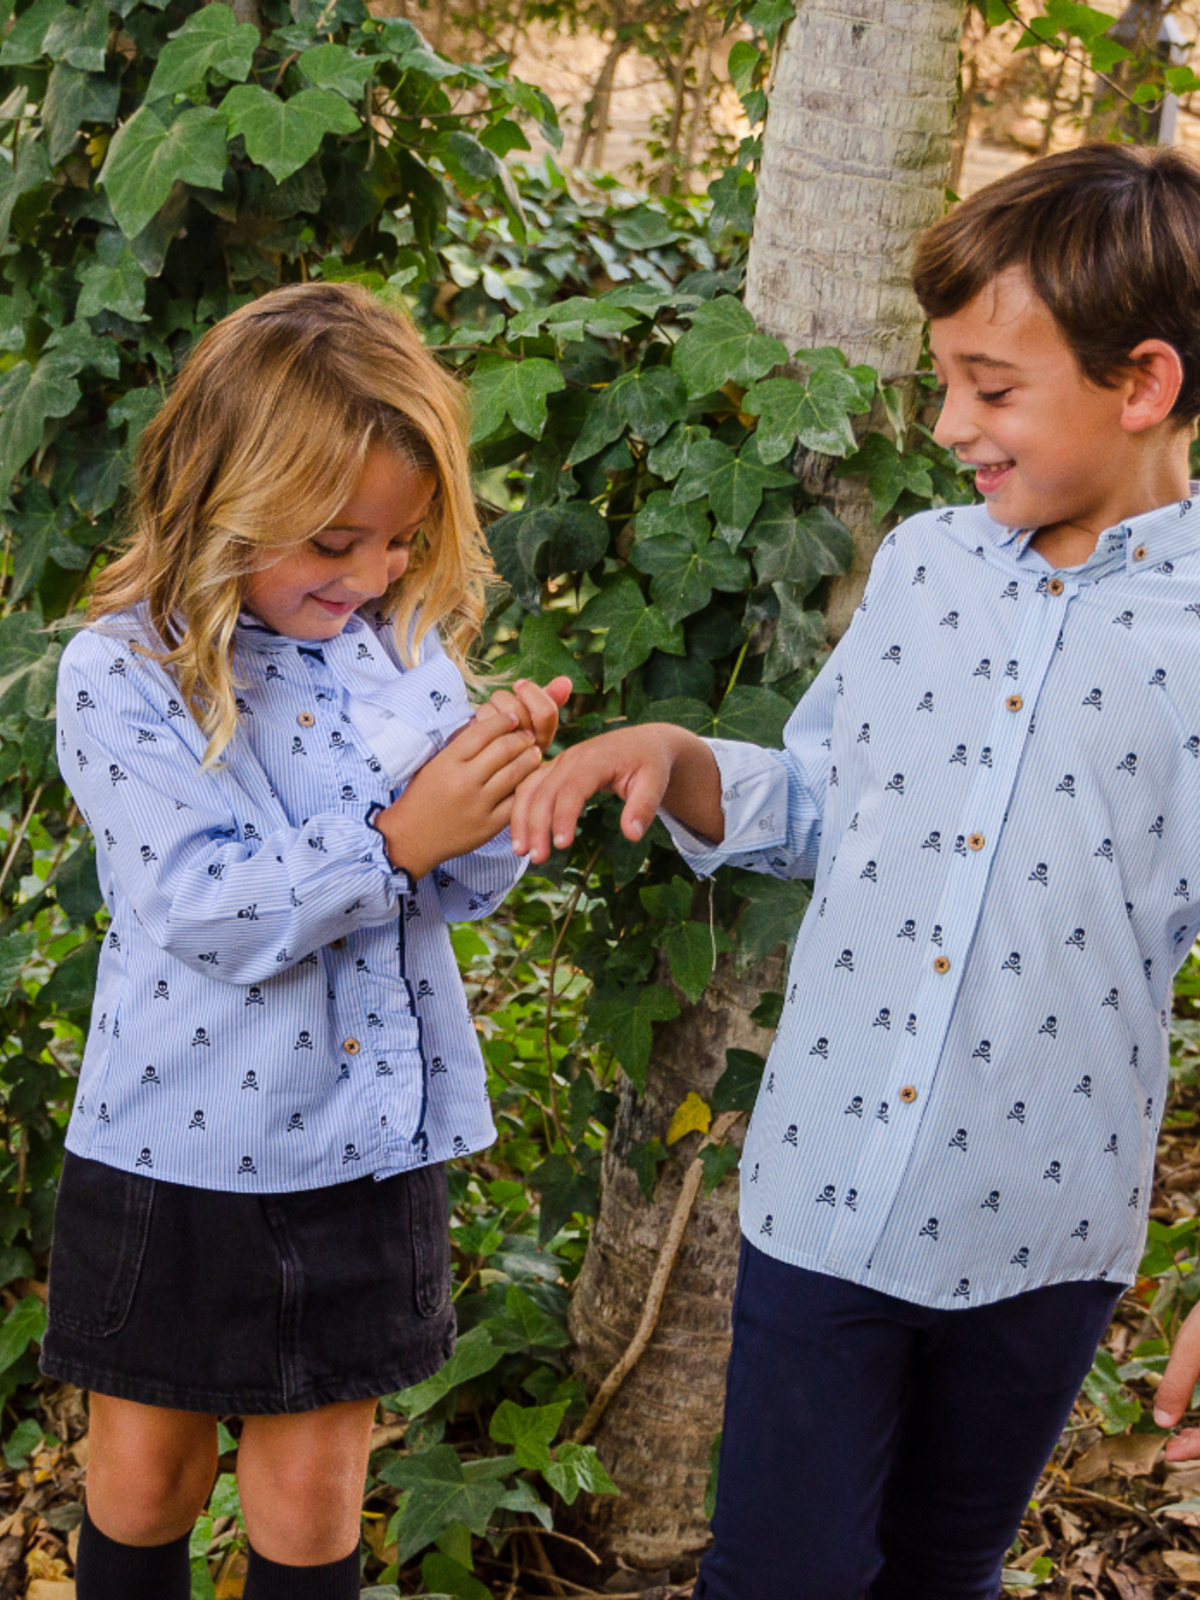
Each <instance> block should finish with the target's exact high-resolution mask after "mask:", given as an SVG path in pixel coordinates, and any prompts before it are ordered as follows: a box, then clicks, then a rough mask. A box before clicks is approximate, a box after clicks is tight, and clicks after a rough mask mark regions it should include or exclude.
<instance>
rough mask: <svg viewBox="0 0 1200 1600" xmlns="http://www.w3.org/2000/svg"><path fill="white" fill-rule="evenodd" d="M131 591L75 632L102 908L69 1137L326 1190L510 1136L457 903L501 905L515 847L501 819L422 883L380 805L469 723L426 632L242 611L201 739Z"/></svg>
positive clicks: (96, 1151)
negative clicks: (314, 631)
mask: <svg viewBox="0 0 1200 1600" xmlns="http://www.w3.org/2000/svg"><path fill="white" fill-rule="evenodd" d="M151 642H152V634H151V631H150V629H149V625H148V623H147V621H146V619H145V616H144V614H142V613H141V612H140V611H137V610H135V611H130V612H127V613H122V614H120V615H118V616H115V617H112V618H108V619H106V620H105V622H104V624H103V625H102V626H100V627H93V628H87V629H85V630H83V632H81V633H80V634H78V635H76V637H75V638H74V639H73V640H72V641H71V643H70V645H69V646H68V647H67V650H66V651H65V653H64V656H63V660H62V664H61V667H60V671H59V684H58V707H59V713H58V715H59V736H58V737H59V762H60V766H61V768H62V772H63V775H64V777H65V779H66V781H67V783H68V785H69V787H70V789H71V792H72V794H73V795H74V796H75V799H76V801H77V802H78V804H79V808H80V810H81V811H82V812H83V814H84V816H85V818H86V819H87V821H88V824H89V826H90V827H91V829H92V832H93V833H94V835H95V837H96V859H97V866H98V869H99V876H100V885H101V889H102V892H103V895H104V902H105V905H106V906H107V908H108V910H109V912H110V913H111V916H112V924H111V927H110V928H109V930H108V931H107V933H106V934H105V936H104V941H103V949H102V953H101V957H100V967H99V975H98V979H97V985H96V998H95V1004H94V1008H93V1013H92V1022H91V1028H90V1031H89V1034H88V1040H87V1047H86V1050H85V1053H84V1058H83V1064H82V1068H81V1072H80V1079H79V1092H78V1095H77V1098H76V1103H75V1108H74V1113H73V1115H72V1118H71V1122H70V1126H69V1128H68V1132H67V1148H68V1149H69V1150H71V1151H73V1152H74V1153H75V1154H76V1155H80V1156H86V1157H90V1158H91V1159H93V1160H98V1161H103V1162H105V1163H107V1164H108V1165H110V1166H114V1167H119V1168H121V1169H122V1170H124V1171H128V1172H144V1173H147V1174H149V1175H152V1176H154V1177H156V1178H162V1179H166V1180H168V1181H170V1182H173V1183H182V1184H190V1185H193V1186H197V1187H201V1188H206V1189H224V1190H232V1191H240V1192H247V1193H279V1192H283V1191H293V1190H300V1189H312V1188H318V1187H321V1186H323V1185H328V1184H334V1183H340V1182H343V1181H346V1180H348V1179H351V1178H358V1177H361V1176H363V1175H364V1174H366V1173H373V1174H374V1175H375V1177H376V1178H384V1177H387V1176H389V1175H391V1174H392V1173H396V1172H399V1171H402V1170H404V1169H406V1168H410V1167H413V1166H416V1165H419V1164H420V1163H422V1162H424V1161H442V1160H445V1159H447V1158H449V1157H453V1156H461V1155H466V1154H468V1153H469V1152H471V1151H475V1150H479V1149H482V1148H483V1147H484V1146H486V1145H488V1144H489V1143H490V1142H491V1141H492V1139H493V1138H494V1137H495V1128H494V1126H493V1123H492V1118H491V1111H490V1107H489V1104H488V1097H487V1089H486V1079H485V1072H484V1066H483V1060H482V1056H481V1053H480V1049H479V1043H478V1040H477V1037H476V1034H475V1029H474V1026H473V1024H472V1021H471V1017H470V1013H469V1011H468V1007H467V1003H466V998H465V995H464V993H463V987H462V981H461V978H460V976H459V973H458V968H457V965H456V962H455V959H454V953H453V950H452V948H451V944H450V937H449V931H448V928H447V923H449V922H461V921H467V920H471V919H474V918H478V917H482V916H485V915H486V914H487V913H488V912H490V911H492V910H493V909H494V908H495V907H496V906H497V905H498V904H499V902H500V901H501V900H502V899H503V898H504V896H505V894H506V893H507V892H508V890H509V889H510V888H511V887H512V885H513V884H514V883H515V882H516V880H517V878H518V877H519V876H520V875H521V872H522V870H523V865H524V864H523V862H522V861H521V860H520V859H519V858H517V857H516V856H514V854H513V852H512V849H511V847H510V845H509V841H508V835H507V832H505V833H503V834H501V835H499V836H498V837H497V838H495V839H494V840H492V841H491V842H490V843H489V844H487V845H484V846H483V847H482V848H480V849H478V850H475V851H472V852H471V854H470V855H467V856H463V857H461V858H459V859H457V860H453V861H448V862H446V863H445V864H444V866H443V867H441V868H439V869H438V870H437V871H436V872H435V873H433V874H431V875H430V876H428V877H425V878H422V879H420V880H419V881H417V882H416V883H412V882H410V881H409V879H408V877H407V875H406V874H405V873H403V872H398V871H396V870H394V869H393V868H392V866H391V864H390V862H389V861H388V857H387V853H386V851H385V848H384V841H383V838H382V836H381V835H380V834H379V833H378V832H377V831H376V830H375V829H374V828H373V827H371V826H370V822H369V817H370V815H371V814H372V813H373V811H374V809H375V808H377V807H378V806H381V805H387V804H388V802H389V801H390V799H391V798H392V796H393V794H394V792H395V791H396V790H397V789H399V788H402V787H403V785H404V783H405V782H407V780H408V779H409V778H410V777H411V776H412V775H413V773H414V772H415V771H416V770H417V769H418V768H419V767H420V766H421V765H423V764H424V762H425V761H427V760H428V759H429V758H430V757H431V756H433V755H434V754H435V753H436V752H437V751H438V750H439V749H440V748H441V747H442V746H443V745H444V743H445V741H446V739H447V738H448V737H449V736H450V735H451V734H452V733H453V732H455V731H456V730H457V729H458V728H459V727H461V726H462V725H463V724H464V723H465V722H466V721H467V720H469V718H470V715H471V712H470V707H469V705H468V703H467V699H466V691H465V686H464V684H463V680H462V677H461V675H460V673H459V672H458V670H457V668H456V667H455V666H454V664H453V663H452V662H451V661H450V659H449V658H448V657H447V656H446V654H445V652H444V651H443V650H442V648H441V646H440V644H439V643H438V641H437V639H436V636H435V635H434V634H433V633H432V632H431V633H429V634H427V635H426V637H425V640H424V641H423V644H422V649H421V654H420V659H419V661H418V662H417V664H416V665H415V666H414V667H412V668H410V669H407V670H406V669H405V668H404V667H403V665H402V663H401V662H400V660H399V657H398V655H397V652H396V650H395V646H394V641H393V638H392V633H391V627H390V624H389V623H387V622H386V621H385V620H384V619H383V618H382V617H379V616H375V617H372V618H371V619H370V620H368V619H367V618H365V617H364V616H362V615H361V614H356V615H355V616H353V617H351V618H350V620H349V622H348V623H347V625H346V627H345V629H344V630H343V632H342V633H341V634H340V635H338V637H337V638H336V639H333V640H328V641H323V642H320V643H310V642H306V641H303V640H289V639H285V638H282V637H280V636H279V635H277V634H274V633H271V632H270V631H269V630H266V629H263V628H262V627H261V626H255V625H254V624H253V623H252V622H248V621H246V620H243V622H242V623H240V624H239V626H238V629H237V632H236V635H235V642H234V655H233V666H234V673H235V679H236V682H237V684H238V696H239V699H238V709H239V712H240V719H239V727H238V731H237V735H236V737H235V738H234V740H233V741H232V743H231V744H230V745H229V746H228V747H227V749H226V751H225V753H224V755H223V757H222V760H221V762H220V764H219V765H218V766H217V767H216V768H214V769H211V770H209V771H202V770H201V763H202V760H203V755H204V750H205V745H206V742H207V741H206V738H205V736H204V734H203V733H202V732H201V731H200V729H199V727H198V726H197V724H196V723H195V721H194V720H193V718H192V717H191V715H190V714H189V712H188V711H187V709H186V708H185V707H184V706H183V705H182V704H181V703H180V699H179V695H178V690H177V689H176V687H175V685H174V683H173V682H172V680H171V678H170V677H169V676H168V675H167V673H166V672H164V671H163V669H162V668H161V667H159V666H158V665H157V664H156V663H155V662H153V661H151V660H148V659H147V657H146V656H145V654H143V653H142V652H141V651H140V650H139V649H138V645H139V644H140V645H142V646H143V647H145V646H148V645H150V644H151Z"/></svg>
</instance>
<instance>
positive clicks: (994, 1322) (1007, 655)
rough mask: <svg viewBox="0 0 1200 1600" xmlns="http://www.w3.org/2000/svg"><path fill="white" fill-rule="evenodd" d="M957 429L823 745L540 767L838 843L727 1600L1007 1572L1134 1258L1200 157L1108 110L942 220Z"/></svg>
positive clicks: (901, 537)
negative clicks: (1100, 135) (944, 502)
mask: <svg viewBox="0 0 1200 1600" xmlns="http://www.w3.org/2000/svg"><path fill="white" fill-rule="evenodd" d="M915 283H916V289H917V294H918V297H919V299H920V301H921V303H922V306H923V307H924V309H925V310H926V311H927V313H928V314H929V316H930V318H931V339H930V343H931V349H932V354H933V359H934V366H935V369H936V371H937V373H938V375H939V377H940V378H941V379H942V381H943V382H944V384H945V403H944V406H943V409H942V413H941V418H940V420H939V422H938V425H937V430H936V437H937V438H938V440H939V441H940V442H941V443H942V444H943V445H945V446H947V447H948V448H951V449H953V450H955V451H956V453H957V454H958V456H959V457H960V459H961V460H963V461H964V462H969V463H971V464H972V465H974V467H975V469H976V486H977V488H978V490H979V493H980V495H981V497H982V499H983V504H981V505H975V506H970V507H954V508H948V509H945V510H931V511H928V512H924V513H922V514H920V515H918V516H915V517H913V518H911V519H909V520H908V521H907V522H906V523H904V524H903V525H902V526H900V527H899V528H897V529H896V530H895V531H894V532H892V533H891V534H889V535H888V537H887V538H886V539H885V540H884V543H883V546H882V548H881V550H880V553H879V555H878V557H877V558H876V561H875V563H874V567H873V569H872V573H871V578H870V582H869V584H868V588H867V593H866V596H865V598H864V600H863V604H862V606H861V608H860V611H859V613H858V614H857V615H856V617H855V620H854V624H853V626H852V627H851V628H850V630H849V632H848V633H847V634H846V636H845V638H843V639H842V640H841V642H840V643H839V644H838V646H837V648H836V649H835V650H834V652H833V654H832V655H831V656H830V658H829V660H828V662H827V663H826V665H825V667H824V668H823V669H822V671H821V673H820V675H819V677H818V678H817V680H816V682H815V683H814V685H813V687H812V688H811V689H810V691H809V692H808V694H806V695H805V697H804V699H803V700H802V701H801V703H800V705H799V706H798V707H797V708H796V711H795V712H794V714H793V716H792V718H791V720H790V721H789V723H788V726H787V729H786V730H785V734H784V749H783V750H782V751H768V750H762V749H759V748H758V747H756V746H753V745H748V744H741V743H737V742H733V741H728V740H720V739H713V740H703V739H699V738H697V737H696V736H694V735H693V734H690V733H688V732H686V731H685V730H684V729H682V728H678V727H675V726H673V725H668V724H650V725H643V726H640V727H630V728H623V729H620V730H617V731H614V732H612V733H608V734H604V735H602V736H601V737H600V738H597V739H593V740H589V741H588V742H586V743H584V744H581V745H577V746H576V747H574V748H573V749H571V750H569V751H567V752H566V753H565V754H564V755H562V756H559V757H558V758H557V759H556V760H555V761H554V762H553V763H551V764H550V765H549V766H548V767H545V768H543V769H542V770H541V771H540V772H539V773H538V774H536V775H534V776H533V777H532V778H530V779H529V780H528V781H527V782H526V783H525V785H523V787H522V789H521V791H520V793H519V795H518V800H517V805H516V809H515V811H514V815H513V821H512V836H513V841H514V847H515V848H516V849H518V850H522V849H528V850H529V851H530V852H531V854H532V855H533V858H534V859H535V860H544V859H545V857H546V855H547V854H548V853H549V850H550V848H551V844H552V843H554V844H557V845H563V844H565V843H567V842H568V841H569V840H570V838H571V837H572V836H573V833H574V828H575V824H576V821H577V819H578V816H579V813H580V810H581V809H582V807H583V805H584V803H585V801H586V800H587V798H588V797H589V796H590V795H592V794H594V793H596V792H597V791H598V790H602V789H608V790H611V791H613V792H615V793H617V794H618V795H620V796H621V797H622V798H623V799H624V801H625V809H624V813H623V822H622V825H623V827H624V830H625V832H626V834H627V835H628V836H629V837H630V838H637V837H640V836H641V834H642V833H644V831H645V829H646V827H647V826H648V825H649V823H650V821H651V819H652V818H653V816H654V814H655V812H656V810H657V811H660V812H661V814H662V815H663V819H664V821H665V822H666V823H667V825H668V827H669V828H670V829H671V831H672V833H673V835H674V837H675V840H676V842H677V844H678V845H679V848H680V849H681V850H682V851H683V853H684V855H685V857H686V859H687V860H688V861H689V862H690V863H691V865H692V866H693V868H694V870H695V871H697V872H698V873H700V874H707V873H710V872H712V871H713V870H714V869H715V868H716V867H717V866H718V865H719V864H721V863H723V862H732V863H736V864H737V865H739V866H743V867H751V868H756V869H758V870H762V871H767V872H772V873H775V874H777V875H779V876H783V877H814V879H815V882H814V889H813V899H812V905H811V907H810V909H809V912H808V914H807V915H806V917H805V919H804V924H803V927H802V929H801V931H800V934H799V938H798V940H797V944H796V949H795V953H794V955H793V958H792V968H791V973H790V976H789V980H788V988H787V995H786V1002H785V1005H784V1010H783V1017H782V1019H781V1022H780V1027H779V1031H778V1035H777V1038H776V1040H775V1044H774V1047H773V1049H772V1052H771V1057H770V1060H769V1062H768V1064H767V1069H766V1072H765V1074H764V1078H763V1086H762V1090H761V1092H760V1094H759V1098H758V1103H757V1106H756V1108H755V1112H754V1117H753V1120H752V1123H751V1126H750V1129H749V1131H748V1133H747V1136H746V1145H745V1151H744V1154H743V1159H742V1202H741V1217H742V1231H743V1235H744V1240H743V1248H742V1259H741V1266H740V1271H739V1280H738V1290H737V1294H736V1297H735V1301H734V1318H733V1323H734V1334H733V1351H732V1355H731V1359H730V1367H729V1380H728V1394H727V1404H726V1418H725V1430H724V1439H723V1445H722V1452H721V1462H720V1480H719V1488H718V1499H717V1510H716V1515H715V1518H714V1522H713V1530H714V1535H715V1543H714V1545H713V1547H712V1549H711V1550H710V1551H709V1552H708V1554H707V1556H706V1557H705V1560H704V1563H703V1566H702V1569H701V1576H700V1580H699V1584H698V1587H697V1590H696V1600H764V1597H766V1596H770V1597H771V1600H862V1597H863V1596H866V1595H868V1594H869V1595H870V1596H871V1600H993V1597H994V1596H995V1595H996V1594H997V1592H998V1590H999V1584H1000V1569H1001V1563H1002V1560H1003V1557H1004V1553H1005V1551H1006V1549H1007V1548H1008V1546H1009V1544H1010V1542H1011V1540H1012V1538H1013V1536H1014V1534H1015V1533H1016V1530H1017V1527H1018V1525H1019V1523H1020V1520H1021V1515H1022V1513H1023V1511H1024V1509H1025V1507H1026V1505H1027V1503H1028V1500H1029V1496H1030V1493H1031V1491H1032V1489H1033V1487H1034V1485H1035V1483H1036V1481H1037V1477H1038V1474H1039V1472H1040V1470H1041V1468H1042V1466H1043V1464H1044V1463H1045V1461H1046V1458H1047V1457H1048V1455H1049V1454H1050V1451H1051V1449H1052V1448H1053V1446H1054V1443H1055V1440H1056V1439H1057V1438H1058V1435H1059V1432H1060V1431H1061V1428H1062V1426H1063V1424H1064V1422H1065V1421H1066V1418H1067V1415H1068V1414H1069V1412H1070V1409H1071V1405H1072V1403H1073V1401H1074V1398H1075V1395H1076V1393H1077V1391H1078V1388H1079V1384H1080V1382H1081V1380H1082V1378H1083V1376H1084V1374H1085V1373H1086V1372H1087V1370H1088V1366H1089V1364H1090V1362H1091V1359H1092V1354H1093V1351H1094V1349H1095V1346H1096V1343H1097V1341H1098V1340H1099V1338H1100V1336H1101V1334H1102V1333H1103V1330H1104V1328H1105V1325H1106V1324H1107V1322H1108V1319H1109V1317H1110V1315H1111V1312H1112V1308H1113V1305H1114V1304H1115V1302H1116V1300H1117V1298H1118V1297H1119V1295H1120V1293H1121V1291H1122V1289H1123V1288H1124V1287H1125V1286H1126V1285H1128V1284H1129V1283H1131V1282H1132V1281H1133V1279H1134V1277H1135V1274H1136V1270H1137V1265H1138V1260H1139V1256H1140V1252H1141V1249H1142V1243H1143V1238H1144V1233H1145V1216H1146V1207H1147V1205H1148V1202H1149V1195H1150V1189H1151V1184H1152V1178H1153V1161H1154V1150H1155V1137H1156V1133H1157V1128H1158V1123H1159V1120H1160V1117H1161V1114H1162V1108H1163V1101H1164V1096H1165V1092H1166V1084H1167V1025H1168V1016H1169V1008H1170V1003H1171V980H1172V975H1173V973H1174V971H1175V969H1176V968H1177V967H1178V966H1179V964H1180V963H1181V962H1182V961H1183V959H1184V958H1185V956H1186V955H1187V952H1188V950H1189V948H1190V947H1191V944H1192V941H1193V939H1194V938H1195V937H1196V935H1197V932H1200V673H1198V672H1197V671H1196V664H1197V659H1198V654H1200V502H1196V503H1193V499H1192V491H1191V488H1190V487H1189V482H1188V451H1189V444H1190V441H1191V437H1192V434H1193V431H1194V422H1195V419H1196V417H1197V415H1200V172H1198V171H1197V170H1196V168H1195V167H1194V166H1193V165H1192V164H1191V163H1190V162H1189V161H1188V160H1187V159H1186V158H1185V157H1183V156H1182V155H1181V154H1179V153H1177V152H1175V151H1173V150H1169V149H1158V150H1146V149H1132V148H1128V147H1118V146H1112V145H1094V146H1089V147H1086V148H1084V149H1081V150H1076V151H1072V152H1066V153H1063V154H1061V155H1057V156H1052V157H1049V158H1048V159H1046V160H1045V161H1042V162H1038V163H1035V164H1034V165H1032V166H1030V167H1027V168H1025V169H1023V170H1022V171H1019V172H1017V173H1014V174H1012V175H1011V176H1009V177H1007V178H1004V179H1001V180H1000V181H999V182H998V183H995V184H993V185H991V186H990V187H989V188H987V189H985V190H983V191H982V192H980V193H979V194H977V195H975V196H974V197H972V198H971V199H969V200H967V201H966V202H965V203H963V204H962V205H961V206H959V207H958V208H957V209H956V210H955V211H954V212H953V213H952V214H951V215H950V216H948V217H946V218H945V219H943V221H941V222H940V223H938V224H937V225H936V226H935V227H934V228H933V229H931V230H930V232H929V233H928V234H926V235H925V237H924V238H923V239H922V241H921V243H920V246H919V249H918V253H917V265H916V273H915Z"/></svg>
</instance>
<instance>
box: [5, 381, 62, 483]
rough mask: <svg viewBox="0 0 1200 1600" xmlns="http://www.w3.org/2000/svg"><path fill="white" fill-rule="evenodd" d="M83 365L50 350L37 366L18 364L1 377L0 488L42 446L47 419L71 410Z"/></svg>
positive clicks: (9, 480)
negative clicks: (76, 377) (78, 374)
mask: <svg viewBox="0 0 1200 1600" xmlns="http://www.w3.org/2000/svg"><path fill="white" fill-rule="evenodd" d="M82 365H83V363H82V362H81V361H80V360H79V357H78V356H77V355H76V354H74V353H73V352H71V351H61V350H51V351H50V352H49V353H48V354H43V356H42V358H41V360H40V361H39V362H38V363H37V365H36V366H30V364H29V362H28V361H18V362H17V364H16V366H14V367H10V368H9V370H8V371H7V372H6V373H5V374H4V376H3V377H2V378H0V488H3V489H7V487H8V485H9V484H10V483H11V482H12V480H13V479H14V478H15V477H16V475H17V473H18V472H19V471H20V470H21V468H22V467H23V466H24V465H25V463H26V462H27V461H28V460H29V458H30V456H31V455H32V454H33V453H34V451H35V450H36V449H37V448H38V446H39V445H40V444H41V442H42V429H43V427H44V425H45V423H46V420H47V418H49V417H66V416H69V415H70V414H71V412H72V411H74V409H75V404H76V402H77V401H78V399H79V396H80V392H81V391H80V388H79V385H78V383H77V382H76V381H75V374H76V373H77V372H78V371H79V370H80V368H81V366H82Z"/></svg>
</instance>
